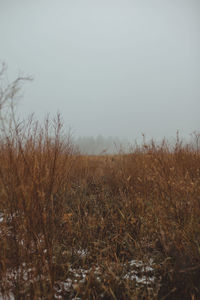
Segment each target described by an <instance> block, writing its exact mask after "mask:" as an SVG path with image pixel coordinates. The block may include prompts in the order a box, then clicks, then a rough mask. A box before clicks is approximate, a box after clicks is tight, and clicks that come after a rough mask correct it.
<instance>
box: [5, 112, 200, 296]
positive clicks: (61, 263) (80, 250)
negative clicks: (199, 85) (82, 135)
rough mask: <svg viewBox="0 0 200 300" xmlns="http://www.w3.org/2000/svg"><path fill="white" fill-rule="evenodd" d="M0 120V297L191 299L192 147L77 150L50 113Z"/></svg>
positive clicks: (197, 195) (196, 212)
mask: <svg viewBox="0 0 200 300" xmlns="http://www.w3.org/2000/svg"><path fill="white" fill-rule="evenodd" d="M1 124H2V126H1V127H2V128H1V129H2V130H1V140H0V197H1V198H0V199H1V201H0V213H1V215H0V292H1V297H3V299H9V297H10V298H12V297H13V299H163V300H164V299H188V300H189V299H199V298H200V282H199V281H200V279H199V278H200V151H199V149H198V147H197V143H196V144H195V145H192V144H190V145H183V144H182V142H181V141H180V140H179V139H178V137H177V141H176V144H175V145H174V146H173V147H172V146H171V145H168V144H167V142H166V141H163V143H162V144H160V145H156V144H155V143H154V142H151V143H149V144H144V145H142V146H141V147H136V148H135V149H133V151H132V153H130V154H127V155H125V154H124V155H123V154H120V155H114V156H109V155H107V156H81V155H79V154H78V153H75V151H74V148H73V145H72V144H71V143H70V138H69V137H66V136H63V134H62V122H61V120H60V117H59V116H57V118H56V119H55V120H53V121H51V120H49V119H47V120H46V121H45V123H44V126H41V125H39V123H38V122H36V121H34V119H33V118H30V119H29V120H28V121H27V122H20V123H19V122H16V121H15V119H14V116H13V114H11V119H10V123H9V126H7V125H6V124H5V121H4V120H3V119H1ZM196 137H197V136H196ZM196 141H197V140H196Z"/></svg>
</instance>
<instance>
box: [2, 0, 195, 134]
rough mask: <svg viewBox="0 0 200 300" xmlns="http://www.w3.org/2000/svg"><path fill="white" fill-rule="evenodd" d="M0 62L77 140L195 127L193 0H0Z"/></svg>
mask: <svg viewBox="0 0 200 300" xmlns="http://www.w3.org/2000/svg"><path fill="white" fill-rule="evenodd" d="M0 60H1V61H4V62H6V63H7V65H8V74H9V77H10V79H13V78H15V76H17V75H18V74H19V72H22V73H25V74H29V75H32V76H33V78H34V81H33V82H32V83H30V84H26V86H25V87H24V89H23V90H24V97H23V98H22V100H21V101H20V105H19V110H20V111H21V114H22V115H23V116H26V115H28V113H31V112H35V114H36V116H37V117H39V118H42V116H44V115H45V114H46V113H48V112H49V113H50V114H51V115H53V114H55V113H56V112H57V111H60V112H61V114H62V116H63V118H64V121H65V124H66V125H67V126H68V125H69V126H71V127H72V128H73V131H74V133H75V135H77V136H79V135H81V136H90V135H93V136H97V135H98V134H102V135H104V136H119V137H126V138H130V139H135V138H136V137H138V136H139V135H141V133H142V132H143V133H145V134H146V135H147V136H148V137H154V138H158V139H159V138H161V137H164V136H166V137H171V136H175V133H176V130H177V129H179V130H180V133H181V134H182V135H183V136H186V137H187V136H188V135H189V133H191V132H192V131H194V130H200V122H199V114H200V1H199V0H34V1H33V0H0Z"/></svg>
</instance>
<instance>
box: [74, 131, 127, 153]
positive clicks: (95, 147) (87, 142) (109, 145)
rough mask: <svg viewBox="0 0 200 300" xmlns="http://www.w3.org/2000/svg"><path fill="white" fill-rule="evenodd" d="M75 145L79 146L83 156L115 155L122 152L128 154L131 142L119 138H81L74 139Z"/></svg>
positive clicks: (99, 136) (100, 136)
mask: <svg viewBox="0 0 200 300" xmlns="http://www.w3.org/2000/svg"><path fill="white" fill-rule="evenodd" d="M74 144H75V145H76V146H77V148H78V150H79V151H80V153H81V154H89V155H101V154H114V153H118V152H120V151H123V152H127V151H128V148H129V142H128V140H126V139H122V140H121V139H119V138H118V137H103V136H102V135H98V136H97V137H79V138H77V139H74Z"/></svg>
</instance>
